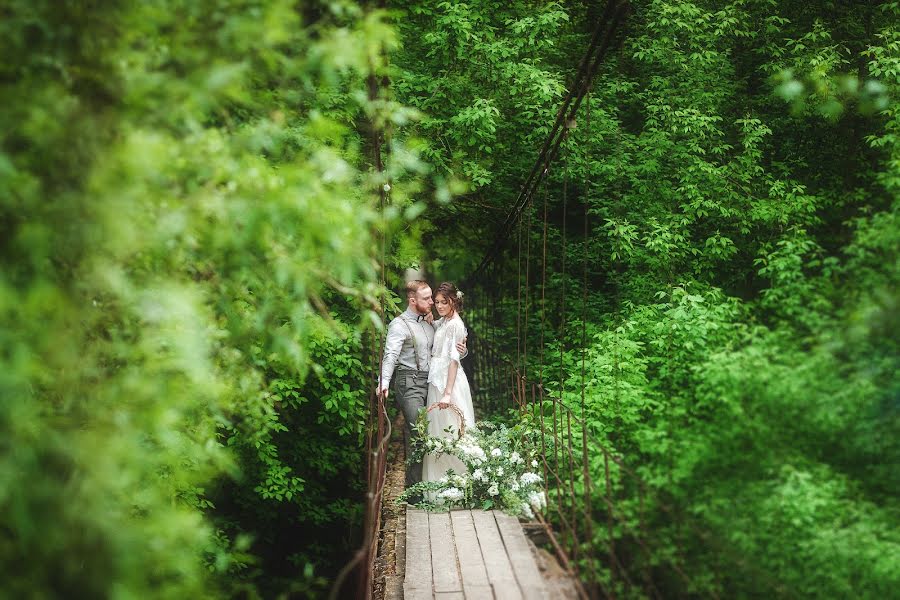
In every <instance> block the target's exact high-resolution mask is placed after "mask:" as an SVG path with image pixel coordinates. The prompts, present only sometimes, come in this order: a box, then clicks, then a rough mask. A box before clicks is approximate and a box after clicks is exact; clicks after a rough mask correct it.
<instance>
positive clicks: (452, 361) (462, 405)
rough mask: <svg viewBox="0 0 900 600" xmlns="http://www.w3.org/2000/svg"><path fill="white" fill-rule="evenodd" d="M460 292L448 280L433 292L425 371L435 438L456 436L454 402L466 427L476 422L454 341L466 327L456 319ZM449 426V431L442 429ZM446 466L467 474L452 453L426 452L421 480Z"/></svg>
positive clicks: (430, 478) (431, 478)
mask: <svg viewBox="0 0 900 600" xmlns="http://www.w3.org/2000/svg"><path fill="white" fill-rule="evenodd" d="M462 296H463V295H462V292H460V291H459V290H457V289H456V286H455V285H453V284H452V283H449V282H444V283H442V284H441V285H439V286H438V288H437V290H435V293H434V306H435V308H436V309H437V312H438V314H439V315H440V317H441V318H440V319H438V320H437V321H435V323H434V326H435V333H434V346H433V347H432V348H433V350H432V353H431V365H430V368H429V370H428V401H427V407H428V408H429V409H430V408H431V407H432V406H433V405H434V404H437V406H438V407H437V408H436V409H434V410H431V411H430V412H429V413H428V435H430V436H435V437H446V436H456V435H458V433H459V425H460V423H459V415H458V414H457V413H456V411H454V410H452V409H450V405H454V406H456V407H457V408H459V409H460V412H462V414H463V417H464V418H465V426H466V427H471V426H472V425H474V424H475V409H474V408H473V407H472V392H471V391H470V389H469V381H468V379H466V373H465V371H463V369H462V367H461V366H460V364H459V359H460V356H459V351H458V350H457V349H456V343H457V342H459V341H460V340H462V339H464V338H465V337H466V327H465V325H464V324H463V322H462V319H460V318H459V310H460V309H461V308H462ZM448 427H452V430H451V432H449V433H448V432H447V431H445V430H446V429H447V428H448ZM448 469H453V472H454V473H456V474H459V475H462V474H465V473H466V466H465V465H464V464H463V462H462V461H461V460H459V459H458V458H456V457H455V456H448V455H446V454H443V455H440V456H436V455H433V454H427V455H425V459H424V461H423V463H422V480H423V481H438V480H439V479H441V478H442V477H444V476H445V475H446V474H447V470H448Z"/></svg>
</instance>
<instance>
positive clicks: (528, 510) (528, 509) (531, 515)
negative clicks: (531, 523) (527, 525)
mask: <svg viewBox="0 0 900 600" xmlns="http://www.w3.org/2000/svg"><path fill="white" fill-rule="evenodd" d="M522 514H524V515H525V516H526V517H528V518H529V519H533V518H534V513H533V512H531V507H530V506H529V505H528V503H527V502H523V503H522Z"/></svg>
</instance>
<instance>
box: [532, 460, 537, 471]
mask: <svg viewBox="0 0 900 600" xmlns="http://www.w3.org/2000/svg"><path fill="white" fill-rule="evenodd" d="M531 466H532V467H534V468H535V469H537V461H536V460H533V461H531Z"/></svg>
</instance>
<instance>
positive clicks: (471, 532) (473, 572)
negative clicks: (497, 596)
mask: <svg viewBox="0 0 900 600" xmlns="http://www.w3.org/2000/svg"><path fill="white" fill-rule="evenodd" d="M450 522H451V523H452V525H453V539H454V541H455V542H456V555H457V556H458V557H459V572H460V576H461V577H462V584H463V591H464V592H465V594H466V598H467V600H473V599H481V598H487V599H488V600H492V599H493V595H492V594H491V584H490V581H488V575H487V571H486V570H485V568H484V559H483V558H482V556H481V546H480V545H479V544H478V536H477V535H476V534H475V523H474V521H472V513H471V512H470V511H468V510H454V511H451V512H450ZM480 588H483V589H480ZM484 590H487V595H486V596H485V592H484Z"/></svg>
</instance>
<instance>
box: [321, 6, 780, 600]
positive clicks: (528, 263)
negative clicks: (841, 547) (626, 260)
mask: <svg viewBox="0 0 900 600" xmlns="http://www.w3.org/2000/svg"><path fill="white" fill-rule="evenodd" d="M628 11H629V7H628V4H627V2H626V1H620V0H609V2H608V3H607V4H606V7H605V10H604V13H603V15H602V16H601V17H600V19H599V20H598V22H597V25H596V28H595V30H594V32H593V34H592V37H591V39H590V42H589V44H588V46H587V49H586V51H585V53H584V55H583V57H582V60H581V62H580V64H579V65H578V68H577V70H576V74H575V76H574V83H573V84H572V85H571V86H570V89H569V92H568V93H567V95H566V96H565V97H564V99H563V101H562V103H561V105H560V107H559V110H558V112H557V115H556V119H555V121H554V123H553V126H552V127H551V130H550V133H549V134H548V136H547V137H546V139H545V142H544V144H543V146H542V147H541V149H540V151H539V153H538V156H537V158H536V160H535V163H534V166H533V168H532V169H531V171H530V172H529V173H528V174H527V176H526V177H525V179H524V183H523V184H522V187H521V189H520V192H519V193H518V196H517V197H516V199H515V201H514V202H513V203H512V206H511V209H510V210H509V213H508V215H507V217H506V219H505V221H504V222H503V224H502V225H501V227H500V228H499V230H498V232H497V233H496V235H495V237H494V241H493V243H492V244H491V245H490V247H489V249H488V250H487V252H486V253H485V255H484V258H483V259H482V260H481V262H480V263H479V265H478V267H477V268H476V269H475V270H474V271H473V273H472V274H471V275H470V276H469V277H468V278H467V279H466V281H464V282H463V283H462V285H461V286H460V287H461V288H462V289H465V290H466V292H467V298H466V300H467V311H466V316H465V318H466V323H467V325H468V327H469V347H470V349H471V352H470V356H469V358H467V359H466V360H464V361H463V363H464V368H465V369H466V371H467V373H468V376H469V380H470V381H471V382H472V389H473V400H474V403H475V410H476V418H477V419H483V418H489V417H494V416H502V417H506V418H509V417H510V415H514V416H515V415H518V416H519V417H521V418H524V417H526V416H527V417H528V418H529V419H531V420H532V422H534V423H536V424H537V425H538V427H539V430H540V447H539V448H538V449H537V450H538V454H539V456H540V459H539V460H540V469H541V471H542V473H543V477H544V479H543V480H544V482H545V487H546V489H545V493H546V498H547V510H546V512H545V514H538V515H537V517H536V519H537V522H536V523H535V524H533V525H534V526H536V527H537V528H539V529H540V530H541V531H542V532H543V534H544V535H543V539H544V540H545V544H544V545H545V546H546V547H547V548H549V549H550V550H551V551H552V553H553V554H554V555H555V559H556V561H557V564H558V565H559V566H560V568H561V569H562V571H563V573H564V574H565V575H567V576H568V577H569V581H570V582H571V585H570V586H562V588H561V589H563V591H560V590H556V591H554V590H551V589H549V588H548V587H547V585H546V582H543V581H541V578H540V576H539V569H538V567H537V566H536V561H535V553H534V552H533V549H529V548H530V547H529V544H528V542H527V540H526V539H525V536H524V534H523V530H522V525H521V524H520V523H519V522H518V520H517V519H514V518H512V517H508V516H506V515H504V514H502V513H499V512H496V511H489V512H485V511H451V512H450V513H443V514H434V513H432V514H429V513H425V512H423V511H420V510H416V509H409V510H405V513H404V514H402V515H399V516H398V515H397V514H393V516H390V515H392V513H395V512H396V510H397V509H395V508H391V506H392V504H391V502H390V500H391V499H390V498H388V497H386V496H385V482H386V479H387V477H388V475H389V470H390V469H389V465H388V454H389V453H388V451H387V450H388V446H389V444H390V440H391V436H392V432H393V429H395V428H394V427H392V424H391V422H390V419H389V416H388V411H387V407H386V406H385V405H384V401H383V399H381V398H377V397H375V395H374V394H373V395H372V398H371V417H370V427H369V436H368V439H367V456H368V459H369V460H368V463H367V473H366V476H367V481H368V490H369V491H368V495H367V504H366V515H365V539H364V542H363V545H362V547H361V548H360V550H359V551H358V552H357V554H356V555H355V557H354V558H353V560H352V561H351V562H350V563H348V565H347V566H346V567H345V569H344V570H343V571H342V572H341V573H340V575H339V576H338V578H337V579H336V581H335V583H334V586H333V588H332V598H343V597H359V598H367V599H368V598H372V597H373V590H375V589H376V588H378V589H379V590H380V592H379V594H378V596H379V598H389V599H392V598H402V597H406V598H409V599H420V598H422V599H425V598H428V599H431V598H435V599H438V598H466V599H481V598H486V599H487V598H563V597H577V598H584V599H593V598H669V597H673V596H672V595H671V594H672V590H679V591H678V593H677V596H675V597H685V598H688V597H689V598H694V597H698V598H700V597H702V598H719V597H720V591H721V590H722V589H723V587H722V583H721V581H718V580H717V579H715V577H714V578H712V579H710V577H709V576H708V573H710V572H712V573H728V572H731V576H735V574H734V570H735V569H737V570H738V571H739V575H737V576H741V577H753V578H754V579H757V580H760V581H762V582H764V584H765V585H762V584H761V590H762V589H764V590H765V592H764V593H763V592H761V597H767V598H768V597H781V596H785V595H788V594H787V592H786V591H785V590H783V589H781V588H780V587H778V586H777V585H774V586H773V585H771V584H770V583H769V582H768V581H767V580H766V578H765V574H764V573H759V572H757V571H755V570H754V568H753V566H752V565H746V564H744V563H743V562H742V561H741V559H740V558H739V557H737V558H735V557H732V556H731V555H730V554H729V548H728V547H727V545H725V544H722V543H721V542H720V541H719V540H717V539H716V538H715V537H714V536H713V535H711V534H710V533H709V532H707V531H705V530H704V529H703V528H702V527H699V526H697V525H696V524H694V522H693V520H692V519H691V517H690V516H689V515H686V514H684V513H683V512H682V511H681V510H680V509H679V508H678V507H677V504H676V503H673V502H671V501H670V500H669V499H668V498H667V497H666V494H665V492H664V490H663V489H662V488H661V486H659V485H650V484H648V483H647V482H646V481H645V480H644V479H643V478H642V477H641V476H640V474H639V472H638V469H637V468H636V467H635V466H634V465H633V464H632V462H631V461H630V460H629V457H628V456H625V455H624V454H623V453H622V452H621V451H619V450H618V449H617V448H616V444H615V439H614V436H610V435H609V433H608V432H604V430H603V429H602V427H601V426H600V425H599V424H597V423H595V422H594V421H593V420H591V419H590V418H589V414H588V413H589V407H587V406H586V404H587V396H588V390H592V391H594V390H595V389H596V386H597V384H596V383H595V382H592V381H591V380H590V379H589V376H588V373H587V370H586V363H585V361H586V358H585V357H586V353H587V349H588V348H589V340H588V339H587V331H586V323H587V320H588V319H587V314H586V311H587V299H588V294H587V292H588V289H589V286H590V285H591V282H592V281H595V280H596V279H597V278H598V277H601V276H602V274H598V273H592V272H591V271H590V261H589V260H588V258H589V256H588V243H587V241H588V239H589V232H590V217H591V215H590V214H589V211H588V202H587V201H586V200H585V198H584V197H583V195H584V194H586V193H587V190H589V189H590V188H591V184H590V181H589V177H588V173H589V171H590V170H589V169H588V168H584V169H581V171H582V172H583V173H585V175H584V180H583V181H574V182H573V181H571V180H570V178H569V175H568V171H567V170H566V169H565V168H561V169H559V176H558V177H557V178H556V181H555V182H554V183H553V185H555V187H554V188H553V189H552V190H551V189H550V188H551V183H550V179H551V175H552V174H553V173H554V168H555V167H556V166H558V165H560V164H563V165H564V162H565V159H566V157H565V154H566V149H567V148H569V147H570V145H571V144H577V142H578V135H579V132H578V130H579V128H583V130H584V131H585V134H584V135H589V134H590V127H591V124H590V120H591V118H590V115H591V102H590V93H589V90H590V87H591V83H592V81H593V80H594V78H595V76H596V74H597V72H598V70H599V68H600V65H601V64H602V62H603V60H604V57H605V56H606V55H607V53H608V52H609V50H610V49H611V47H612V46H613V45H614V44H615V42H616V40H617V37H618V33H619V30H620V29H621V25H622V23H623V21H624V20H625V18H626V15H627V14H628ZM379 83H381V82H376V81H374V80H373V81H372V82H371V89H372V93H373V94H374V93H376V90H377V86H378V85H379ZM579 117H583V119H579ZM580 120H581V121H582V122H583V123H584V125H583V127H581V126H579V121H580ZM383 135H384V132H378V131H376V132H375V140H374V142H373V145H372V146H373V163H374V165H375V167H376V169H377V170H379V171H380V170H381V169H382V158H381V154H380V147H381V145H382V141H383V138H382V137H380V136H383ZM573 188H577V190H578V194H577V195H576V196H575V197H571V196H572V193H571V190H572V189H573ZM379 193H380V194H381V202H382V208H383V207H384V205H385V204H386V203H387V202H388V198H387V192H386V191H382V190H380V189H379ZM551 195H553V197H554V198H556V199H559V200H561V204H562V209H561V211H560V210H558V209H557V210H556V211H555V213H554V214H551V211H550V203H549V201H548V199H549V197H550V196H551ZM575 217H577V221H578V222H577V225H580V227H574V228H573V227H572V226H571V221H572V220H573V219H575ZM551 221H552V224H551ZM551 225H552V227H554V228H555V229H556V230H557V231H558V237H557V238H555V239H554V240H553V243H554V247H553V249H552V251H549V250H548V231H549V229H550V228H551ZM382 252H384V248H382ZM382 264H384V261H382ZM550 268H552V272H553V273H554V274H555V275H554V279H553V281H550V280H548V271H549V270H550ZM573 307H574V310H573ZM579 309H580V311H581V316H580V318H577V319H573V320H571V322H570V321H569V320H570V315H572V314H577V313H578V310H579ZM535 340H537V341H536V342H535ZM567 356H568V357H571V356H577V357H578V358H577V359H576V360H575V361H572V360H571V359H568V362H567V358H566V357H567ZM370 358H371V360H372V366H373V368H372V372H373V373H374V372H377V364H378V356H377V355H376V354H375V353H373V355H372V357H370ZM373 387H374V386H373ZM607 392H608V395H610V396H611V397H612V398H613V400H612V401H613V402H615V397H616V390H607ZM514 418H515V417H514ZM388 517H390V518H388ZM388 520H390V521H392V522H393V523H392V524H391V525H390V527H391V528H392V533H391V534H392V535H393V536H394V537H395V538H396V539H395V542H396V545H397V546H398V547H401V548H402V549H403V550H404V551H403V552H401V553H400V554H401V556H400V561H401V563H402V564H401V566H400V568H401V570H405V574H403V575H402V576H401V579H400V580H399V581H396V582H395V583H396V586H395V587H396V589H394V591H393V592H392V591H391V590H390V589H388V590H387V592H385V590H384V587H385V586H384V582H383V581H382V582H380V584H379V582H376V581H375V578H376V577H375V566H374V565H375V560H376V557H377V556H378V552H379V546H380V545H383V544H384V543H385V535H384V534H385V531H384V525H385V521H388ZM698 548H703V549H705V550H706V552H705V556H709V557H710V560H711V561H717V563H718V564H714V565H709V564H707V565H705V566H706V567H707V568H706V569H704V570H703V571H702V574H698V573H701V572H700V571H698V570H697V569H694V568H692V565H691V564H688V563H687V561H686V559H685V558H684V557H685V556H688V555H696V554H697V549H698ZM447 565H451V568H447ZM710 567H712V568H710ZM388 588H390V586H388Z"/></svg>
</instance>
